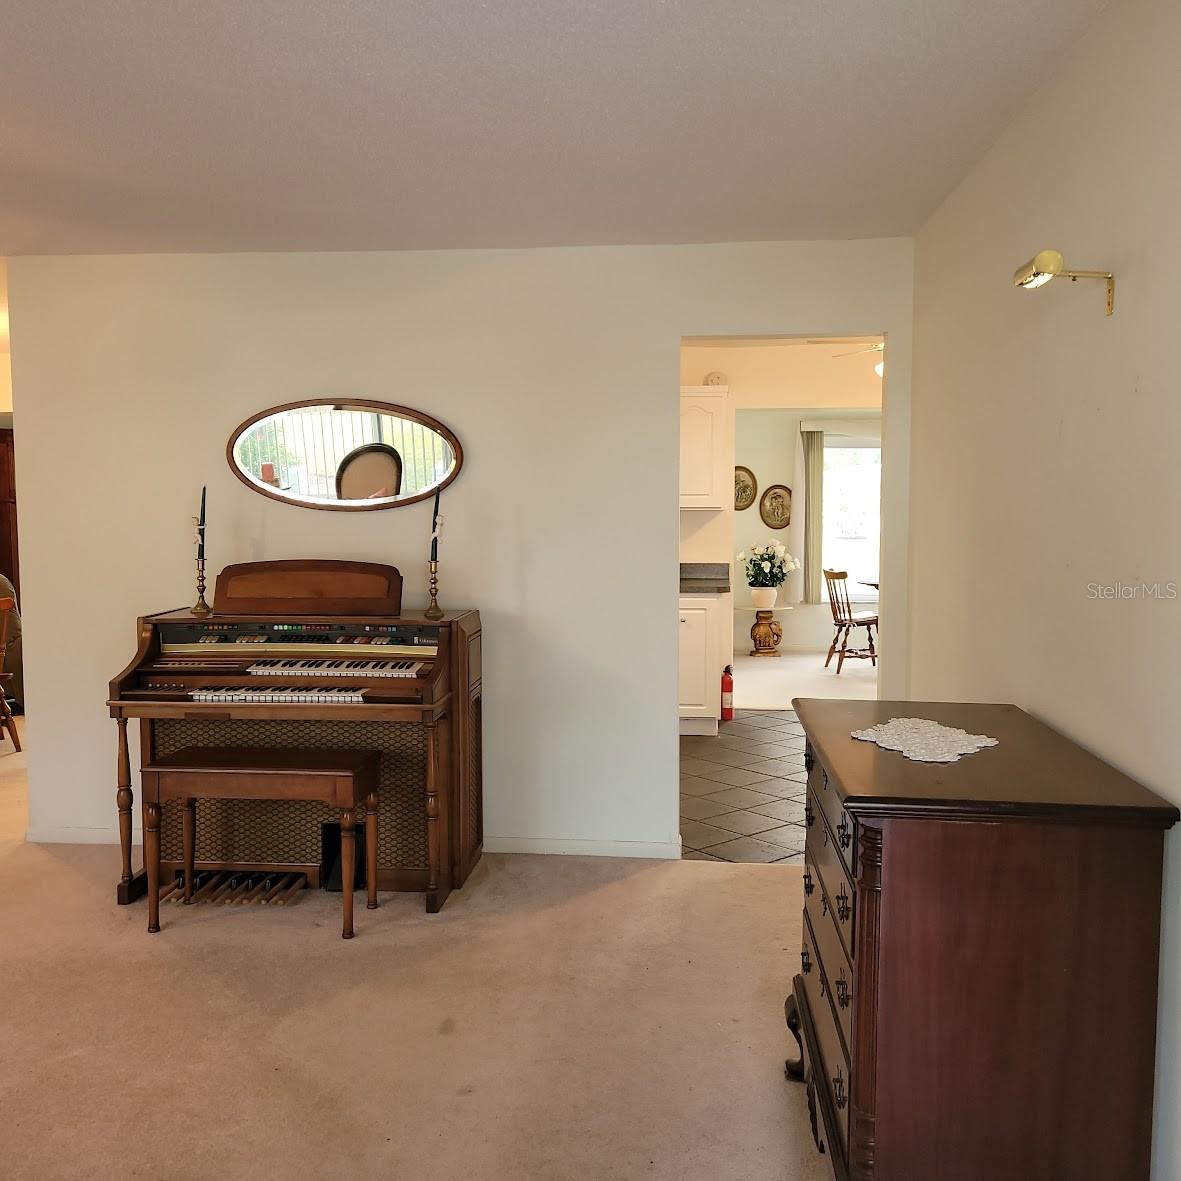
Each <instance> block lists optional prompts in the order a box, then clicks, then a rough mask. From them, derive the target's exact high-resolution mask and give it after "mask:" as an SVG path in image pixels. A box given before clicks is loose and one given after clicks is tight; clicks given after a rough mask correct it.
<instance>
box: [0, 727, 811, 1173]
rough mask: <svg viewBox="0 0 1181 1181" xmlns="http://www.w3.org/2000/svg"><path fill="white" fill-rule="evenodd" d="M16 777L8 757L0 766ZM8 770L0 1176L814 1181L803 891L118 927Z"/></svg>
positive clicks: (572, 862) (553, 899) (3, 803)
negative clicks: (350, 919)
mask: <svg viewBox="0 0 1181 1181" xmlns="http://www.w3.org/2000/svg"><path fill="white" fill-rule="evenodd" d="M4 749H5V751H10V750H11V748H10V747H7V746H5V748H4ZM23 824H24V778H23V759H21V758H19V757H17V756H14V755H12V754H11V753H3V754H0V825H2V826H3V827H0V1047H2V1049H0V1174H2V1175H3V1177H4V1178H5V1179H6V1181H18V1179H24V1178H29V1179H34V1178H35V1179H36V1181H49V1179H52V1178H64V1177H70V1178H82V1177H85V1178H126V1177H137V1178H169V1179H187V1178H194V1179H195V1178H209V1177H214V1176H219V1177H227V1178H251V1179H259V1178H280V1177H282V1178H290V1177H293V1176H300V1177H312V1178H346V1177H349V1178H354V1177H355V1178H383V1179H384V1178H392V1179H402V1178H406V1179H411V1178H419V1177H425V1176H431V1177H463V1178H465V1179H472V1181H483V1179H489V1181H491V1179H494V1178H495V1179H500V1178H506V1179H507V1178H513V1179H532V1178H539V1179H545V1181H551V1179H552V1181H560V1179H563V1178H578V1179H583V1178H585V1179H588V1181H590V1179H594V1181H611V1179H615V1178H618V1179H620V1181H632V1179H635V1178H669V1179H673V1178H677V1179H680V1178H702V1179H703V1181H714V1179H724V1178H734V1179H736V1181H737V1179H742V1181H756V1179H760V1178H768V1179H770V1178H775V1181H819V1179H821V1178H828V1176H829V1173H828V1172H827V1158H824V1157H820V1156H818V1155H817V1154H815V1152H814V1150H813V1148H812V1145H811V1140H810V1136H809V1134H808V1131H807V1117H806V1113H805V1104H804V1098H803V1094H802V1092H801V1090H800V1088H799V1087H798V1086H796V1085H794V1084H790V1083H788V1082H786V1081H785V1080H784V1078H783V1070H782V1067H783V1057H784V1053H785V1050H786V1049H787V1046H788V1035H787V1033H786V1030H785V1029H784V1027H783V1015H782V1004H783V996H784V990H785V988H786V984H787V980H788V977H789V975H790V973H791V971H792V968H793V965H795V964H796V963H797V962H798V959H797V957H798V949H799V929H800V928H799V912H800V893H801V891H800V870H799V869H796V868H788V867H781V866H776V865H767V866H763V865H724V864H712V863H704V862H650V861H649V862H643V861H617V860H607V859H595V858H560V857H525V856H497V857H492V856H486V857H485V858H484V861H483V863H482V865H481V867H480V868H479V870H478V871H477V873H476V875H475V877H474V879H473V880H472V881H471V882H470V883H469V885H468V887H467V888H465V889H464V890H463V891H462V892H460V893H458V894H455V895H453V896H452V898H451V900H450V902H449V903H448V905H447V907H446V909H445V910H444V911H443V913H442V914H440V915H436V916H431V917H428V916H426V915H424V914H423V913H422V910H421V900H420V899H419V898H418V897H417V896H413V895H392V896H386V895H382V906H381V909H380V910H378V911H376V912H369V911H366V910H365V909H364V906H363V903H362V900H361V896H360V895H359V896H358V904H359V906H360V909H359V910H358V933H357V938H356V939H355V940H353V941H352V943H345V942H343V941H342V940H341V939H340V935H339V902H340V899H339V896H338V895H324V894H319V893H316V894H311V895H308V896H307V897H305V898H304V899H303V901H301V902H300V903H299V905H297V906H294V907H291V908H287V909H272V908H260V907H250V908H234V909H233V910H227V909H225V908H223V907H213V906H198V907H194V908H191V909H188V910H184V911H182V910H180V908H177V907H173V906H170V905H166V906H165V907H164V908H163V920H162V921H163V927H164V929H163V931H162V932H161V933H160V934H159V935H154V936H149V935H147V934H146V932H145V930H144V927H145V922H146V917H145V906H144V903H142V902H140V903H138V904H136V905H135V906H131V907H116V906H115V905H114V880H115V871H116V866H117V860H118V857H117V852H116V851H115V850H114V849H113V848H110V847H87V846H32V845H26V844H24V843H23V841H22V840H21V839H20V833H21V832H22V831H23Z"/></svg>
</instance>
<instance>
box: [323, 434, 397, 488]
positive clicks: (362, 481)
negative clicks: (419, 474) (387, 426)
mask: <svg viewBox="0 0 1181 1181" xmlns="http://www.w3.org/2000/svg"><path fill="white" fill-rule="evenodd" d="M401 491H402V457H401V456H400V455H399V454H398V452H397V449H396V448H394V447H391V446H390V445H389V444H388V443H363V444H362V445H361V446H360V447H355V448H353V450H352V451H350V452H349V453H348V455H346V456H345V457H344V459H342V460H341V461H340V466H339V467H338V468H337V469H336V496H337V499H338V500H371V499H373V498H374V497H375V496H380V497H382V498H384V497H387V496H397V495H398V493H399V492H401Z"/></svg>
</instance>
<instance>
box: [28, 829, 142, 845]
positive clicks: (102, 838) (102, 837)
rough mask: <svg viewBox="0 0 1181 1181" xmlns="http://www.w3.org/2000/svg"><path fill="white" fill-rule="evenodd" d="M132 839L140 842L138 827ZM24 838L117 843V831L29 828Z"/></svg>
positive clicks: (44, 842)
mask: <svg viewBox="0 0 1181 1181" xmlns="http://www.w3.org/2000/svg"><path fill="white" fill-rule="evenodd" d="M132 839H133V841H134V842H135V844H137V845H138V844H140V843H141V842H140V833H139V829H138V828H137V829H136V830H135V835H134V836H133V838H132ZM25 840H26V841H28V842H29V844H30V845H117V844H118V843H119V832H118V830H117V829H114V828H30V829H29V830H28V832H26V833H25Z"/></svg>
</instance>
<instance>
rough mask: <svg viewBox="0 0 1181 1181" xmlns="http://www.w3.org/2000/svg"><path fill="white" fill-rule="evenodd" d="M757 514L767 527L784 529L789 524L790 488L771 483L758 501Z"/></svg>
mask: <svg viewBox="0 0 1181 1181" xmlns="http://www.w3.org/2000/svg"><path fill="white" fill-rule="evenodd" d="M759 516H760V517H762V518H763V524H764V525H766V526H767V528H768V529H786V528H787V527H788V525H790V524H791V489H790V488H788V487H787V485H786V484H772V485H771V486H770V487H769V488H768V489H767V490H766V492H764V493H763V496H762V499H761V500H760V501H759Z"/></svg>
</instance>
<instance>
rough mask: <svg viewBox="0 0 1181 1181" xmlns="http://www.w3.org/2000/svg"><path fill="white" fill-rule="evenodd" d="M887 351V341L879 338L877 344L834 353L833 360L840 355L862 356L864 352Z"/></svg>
mask: <svg viewBox="0 0 1181 1181" xmlns="http://www.w3.org/2000/svg"><path fill="white" fill-rule="evenodd" d="M885 351H886V342H885V341H884V340H879V341H878V342H877V344H871V345H867V346H866V347H865V348H863V349H854V350H853V351H852V352H851V353H833V355H832V356H833V360H834V361H835V360H837V359H838V358H840V357H860V356H861V355H862V354H863V353H884V352H885Z"/></svg>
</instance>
